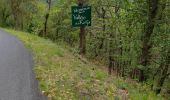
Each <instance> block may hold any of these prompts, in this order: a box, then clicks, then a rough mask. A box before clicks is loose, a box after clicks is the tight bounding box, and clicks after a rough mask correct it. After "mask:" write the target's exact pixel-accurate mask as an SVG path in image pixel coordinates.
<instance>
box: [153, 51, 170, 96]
mask: <svg viewBox="0 0 170 100" xmlns="http://www.w3.org/2000/svg"><path fill="white" fill-rule="evenodd" d="M163 52H165V51H164V50H163ZM165 56H166V57H165ZM164 57H165V60H164ZM169 65H170V49H169V51H168V52H167V53H165V54H164V55H162V62H161V65H160V67H159V68H158V69H160V70H159V71H158V73H157V75H156V76H157V77H156V78H155V80H154V81H155V85H154V86H153V90H154V91H155V93H156V94H159V93H160V91H161V88H162V86H163V84H164V81H165V79H166V77H167V76H168V75H169V74H168V70H169Z"/></svg>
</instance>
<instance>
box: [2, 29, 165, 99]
mask: <svg viewBox="0 0 170 100" xmlns="http://www.w3.org/2000/svg"><path fill="white" fill-rule="evenodd" d="M3 30H4V31H6V32H8V33H11V34H13V35H15V36H17V37H18V38H19V39H20V40H21V41H23V42H24V44H25V45H26V47H28V48H29V49H31V50H32V52H33V55H34V59H35V72H36V78H37V79H38V80H39V84H40V88H41V91H42V93H43V94H44V95H46V96H48V98H49V100H118V98H128V99H131V100H164V98H163V97H162V96H161V95H158V96H156V95H155V94H154V93H153V92H152V91H151V90H150V89H149V87H148V86H147V85H146V84H139V83H137V82H135V81H132V80H123V79H121V78H117V77H113V76H108V74H107V71H105V70H104V67H102V66H97V65H94V64H92V63H90V62H88V63H85V62H82V61H81V60H80V59H78V58H77V57H75V55H74V54H73V53H72V52H70V50H69V49H68V47H67V46H66V47H65V46H64V45H63V44H62V43H60V44H56V43H53V42H52V41H50V40H46V39H43V38H40V37H38V36H36V35H32V34H29V33H25V32H19V31H14V30H11V29H3ZM61 44H62V45H61Z"/></svg>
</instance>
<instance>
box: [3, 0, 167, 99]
mask: <svg viewBox="0 0 170 100" xmlns="http://www.w3.org/2000/svg"><path fill="white" fill-rule="evenodd" d="M77 5H79V6H80V5H81V6H86V5H88V6H91V8H92V11H91V15H92V25H91V26H90V27H85V28H83V27H82V28H81V29H82V33H83V34H80V28H79V27H73V26H72V19H71V16H72V12H71V7H72V6H77ZM169 18H170V1H169V0H0V27H5V28H7V27H9V28H14V29H15V30H21V31H25V32H28V33H30V34H34V35H35V36H33V35H31V36H33V37H37V36H39V37H43V38H46V39H49V40H48V42H45V43H44V44H43V45H42V44H41V43H39V39H35V40H32V39H30V37H29V36H30V35H29V34H27V35H26V36H28V39H30V41H29V42H31V43H33V44H32V45H35V46H37V47H38V48H36V49H35V50H33V51H36V52H35V55H39V56H37V57H35V58H36V59H40V60H37V63H38V65H37V67H36V68H37V73H39V74H37V78H38V79H40V80H43V81H42V82H41V87H42V88H43V91H44V92H43V93H44V94H47V95H49V94H50V95H51V96H52V95H55V94H53V93H54V92H55V91H57V90H55V89H56V88H55V87H54V84H59V85H61V83H60V80H57V79H56V80H57V81H52V82H51V81H49V80H52V79H53V78H54V79H55V77H59V78H61V80H62V81H65V80H68V83H69V82H70V85H69V86H68V87H71V88H72V89H71V90H69V91H72V93H75V92H76V93H75V94H71V95H74V97H76V98H80V97H84V95H85V97H86V96H87V98H88V97H89V98H93V95H95V96H94V98H95V97H100V96H102V95H105V96H106V94H107V93H108V92H107V91H109V90H110V91H112V92H113V91H114V90H115V89H112V87H109V85H108V84H110V83H108V82H107V80H109V82H110V80H112V78H108V76H107V74H106V73H105V72H104V73H103V71H101V70H102V69H107V70H106V71H107V73H109V74H110V75H111V76H110V77H113V76H112V74H114V75H115V76H118V77H122V78H123V79H125V80H129V79H130V80H132V81H136V82H137V83H139V84H147V86H146V87H144V88H147V89H151V90H152V91H154V93H156V94H157V95H167V97H168V98H169V97H170V96H169V95H170V84H169V83H170V19H169ZM23 34H24V33H23ZM21 36H22V35H21ZM23 36H25V35H23ZM26 36H25V37H24V38H26ZM37 38H38V37H37ZM26 40H27V39H26ZM40 40H42V41H41V42H43V41H46V40H43V39H40ZM34 41H38V42H37V43H35V44H34ZM50 41H53V42H54V43H58V42H60V43H61V42H62V43H63V44H61V45H62V46H63V47H62V46H61V45H56V46H55V48H53V46H52V45H55V44H54V43H51V42H50ZM27 42H28V41H27ZM32 45H29V46H30V47H31V46H32ZM65 45H67V46H68V47H67V46H65ZM51 46H52V47H51ZM57 46H59V47H57ZM46 47H50V48H52V49H48V48H46ZM66 48H68V49H69V50H70V48H71V51H73V52H74V53H73V54H74V55H76V57H78V58H79V59H81V60H82V59H84V58H83V57H85V58H87V59H91V60H93V61H94V62H97V63H100V64H103V65H102V66H103V67H101V68H100V67H95V66H91V65H90V68H89V67H88V65H87V64H83V63H82V62H80V61H79V60H78V58H76V57H75V58H74V57H73V58H72V55H70V51H69V50H68V49H66ZM55 49H56V50H55ZM39 50H41V52H38V51H39ZM46 51H49V52H48V53H47V52H46ZM36 53H37V54H36ZM39 53H40V54H39ZM48 54H49V55H48ZM79 54H80V55H82V57H79ZM47 55H48V56H47ZM44 56H47V57H44ZM51 57H52V58H51ZM58 59H63V60H62V62H61V61H60V62H58ZM75 59H77V60H78V61H77V60H75ZM72 60H73V61H72ZM82 61H83V62H84V63H86V61H84V60H82ZM57 62H58V63H57ZM53 63H55V64H58V66H61V68H59V69H61V70H63V73H62V74H61V75H60V74H59V75H58V74H57V72H55V73H54V72H53V71H55V70H54V69H55V66H57V65H55V64H54V65H53ZM50 64H51V65H50ZM47 65H48V66H49V65H50V67H41V66H47ZM69 65H72V67H73V68H70V67H63V66H69ZM75 66H76V67H77V69H74V67H75ZM78 66H79V67H78ZM83 66H84V67H87V69H86V68H84V67H83ZM93 67H94V68H93ZM57 68H58V67H57ZM57 68H56V69H57ZM58 71H59V70H58ZM83 71H84V73H82V72H83ZM42 72H43V73H42ZM61 72H62V71H61ZM73 72H74V73H75V74H74V75H75V76H74V77H71V75H70V74H71V73H73ZM58 73H60V71H59V72H58ZM66 73H67V74H66ZM56 74H57V76H55V75H56ZM98 74H99V75H98ZM63 75H64V76H63ZM84 75H85V77H84ZM96 75H97V76H96ZM54 76H55V77H54ZM43 77H45V78H46V80H44V79H43ZM100 77H101V80H102V79H104V80H102V82H105V83H107V84H106V86H107V87H106V88H105V87H104V88H101V91H102V92H100V93H99V94H98V92H96V91H98V90H95V89H94V90H93V88H92V87H93V85H95V84H97V86H99V87H100V84H104V83H102V82H101V81H99V83H97V82H98V81H97V82H96V81H95V80H96V78H97V79H98V78H99V79H100ZM84 78H85V79H86V78H87V79H88V81H83V79H84ZM80 79H81V80H82V81H80ZM93 79H94V80H93ZM105 79H106V80H105ZM72 80H79V81H80V82H79V81H78V82H77V81H76V82H75V83H73V84H74V85H75V86H71V84H72V83H71V82H72ZM91 80H92V81H91ZM114 80H117V79H114ZM93 81H95V82H93ZM92 83H95V84H92ZM111 83H112V82H111ZM45 84H48V85H45ZM49 84H50V85H49ZM51 84H53V85H52V86H51ZM77 84H78V86H79V84H80V85H83V88H82V87H81V89H80V90H79V87H77ZM120 84H121V83H120ZM131 84H132V83H129V85H131ZM114 85H116V84H114ZM114 85H113V87H117V86H114ZM64 86H65V85H64ZM125 86H127V85H125ZM133 86H134V84H132V87H133ZM59 87H60V86H59ZM86 87H88V88H86ZM128 87H131V86H128ZM139 87H140V86H139ZM52 88H53V89H54V90H53V89H52ZM60 88H61V87H60ZM84 88H85V89H84ZM57 89H58V88H57ZM91 89H92V90H91ZM49 90H51V91H49ZM99 90H100V89H99ZM132 90H134V89H132ZM144 90H145V89H144ZM81 91H85V93H84V92H83V93H82V92H81ZM87 91H88V93H87ZM128 91H129V92H130V91H131V89H130V90H128ZM137 91H138V90H137ZM139 91H140V92H141V90H140V89H139ZM51 92H52V93H51ZM61 92H62V91H61ZM124 92H125V91H124ZM140 92H136V90H135V93H137V94H138V93H139V94H140ZM147 92H148V93H146V95H138V96H135V95H136V94H134V93H130V97H139V98H140V97H141V98H142V99H143V97H146V98H147V97H148V95H150V94H152V92H151V91H147ZM55 93H56V92H55ZM109 93H110V92H109ZM142 93H143V92H142ZM142 93H141V94H142ZM97 95H100V96H97ZM107 95H108V94H107ZM132 95H134V96H132ZM65 96H70V94H68V95H67V94H65ZM59 97H62V96H59ZM63 97H64V96H63ZM106 97H110V96H106ZM111 97H112V96H111ZM101 98H102V97H101ZM103 98H105V97H103Z"/></svg>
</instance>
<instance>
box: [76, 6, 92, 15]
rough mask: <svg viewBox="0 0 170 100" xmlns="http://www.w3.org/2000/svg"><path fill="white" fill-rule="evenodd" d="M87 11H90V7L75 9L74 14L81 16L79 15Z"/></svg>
mask: <svg viewBox="0 0 170 100" xmlns="http://www.w3.org/2000/svg"><path fill="white" fill-rule="evenodd" d="M89 9H90V7H87V8H80V9H75V10H74V13H79V14H81V13H84V12H85V11H86V10H89Z"/></svg>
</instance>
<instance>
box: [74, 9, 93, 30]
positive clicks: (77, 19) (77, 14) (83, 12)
mask: <svg viewBox="0 0 170 100" xmlns="http://www.w3.org/2000/svg"><path fill="white" fill-rule="evenodd" d="M72 26H73V27H81V26H91V7H90V6H84V7H79V6H73V7H72Z"/></svg>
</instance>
